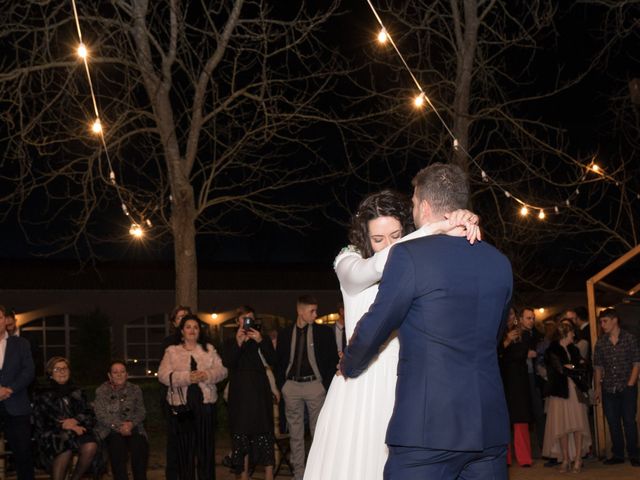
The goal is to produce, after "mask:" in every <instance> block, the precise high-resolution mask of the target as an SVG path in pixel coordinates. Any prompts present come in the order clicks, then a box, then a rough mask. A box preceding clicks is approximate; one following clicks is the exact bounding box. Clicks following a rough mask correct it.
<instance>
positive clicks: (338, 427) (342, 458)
mask: <svg viewBox="0 0 640 480" xmlns="http://www.w3.org/2000/svg"><path fill="white" fill-rule="evenodd" d="M430 233H431V232H430V230H429V227H428V226H425V227H423V228H421V229H419V230H417V231H415V232H413V233H412V234H410V235H407V236H406V237H403V238H402V239H401V240H400V241H405V240H410V239H413V238H418V237H421V236H425V235H429V234H430ZM388 254H389V248H386V249H384V250H383V251H381V252H378V253H376V254H375V255H374V256H373V257H371V258H368V259H364V258H362V256H361V255H360V253H358V252H357V251H356V249H355V248H354V247H347V248H345V249H343V250H342V251H341V252H340V253H339V254H338V256H337V257H336V260H335V263H334V268H335V270H336V274H337V275H338V279H339V280H340V290H341V291H342V298H343V301H344V311H345V331H346V335H347V338H351V335H352V334H353V331H354V329H355V326H356V324H357V323H358V321H359V320H360V318H361V317H362V316H363V315H364V314H365V313H367V311H368V310H369V307H370V306H371V304H372V303H373V301H374V300H375V298H376V294H377V293H378V282H379V281H380V278H381V277H382V271H383V269H384V265H385V263H386V261H387V256H388ZM399 349H400V346H399V342H398V339H397V338H395V335H393V336H392V337H391V338H390V339H389V340H388V341H387V342H386V343H385V345H383V347H382V348H381V349H380V353H379V354H378V356H377V357H376V358H375V359H374V360H373V361H372V362H371V364H370V365H369V367H368V368H367V370H366V371H365V372H363V373H362V374H361V375H360V376H359V377H357V378H349V379H347V380H345V379H344V378H343V377H339V376H336V377H334V378H333V381H332V382H331V386H330V388H329V391H328V392H327V397H326V399H325V401H324V405H323V407H322V411H321V412H320V416H319V417H318V422H317V424H316V431H315V435H314V438H313V443H312V445H311V451H310V452H309V458H308V460H307V465H306V468H305V472H304V480H381V479H382V474H383V469H384V464H385V462H386V461H387V455H388V450H387V446H386V444H385V441H384V439H385V435H386V432H387V424H388V423H389V419H390V418H391V413H392V412H393V405H394V402H395V388H396V370H397V365H398V353H399Z"/></svg>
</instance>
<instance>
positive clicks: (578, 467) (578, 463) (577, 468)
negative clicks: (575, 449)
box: [571, 460, 582, 473]
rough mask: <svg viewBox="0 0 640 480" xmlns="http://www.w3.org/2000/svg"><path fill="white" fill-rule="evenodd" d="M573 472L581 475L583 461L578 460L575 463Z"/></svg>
mask: <svg viewBox="0 0 640 480" xmlns="http://www.w3.org/2000/svg"><path fill="white" fill-rule="evenodd" d="M571 471H572V472H573V473H580V472H581V471H582V460H576V461H575V462H573V469H572V470H571Z"/></svg>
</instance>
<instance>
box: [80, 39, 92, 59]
mask: <svg viewBox="0 0 640 480" xmlns="http://www.w3.org/2000/svg"><path fill="white" fill-rule="evenodd" d="M87 55H89V52H88V51H87V47H85V46H84V43H81V44H80V45H78V56H79V57H80V58H82V59H84V58H87Z"/></svg>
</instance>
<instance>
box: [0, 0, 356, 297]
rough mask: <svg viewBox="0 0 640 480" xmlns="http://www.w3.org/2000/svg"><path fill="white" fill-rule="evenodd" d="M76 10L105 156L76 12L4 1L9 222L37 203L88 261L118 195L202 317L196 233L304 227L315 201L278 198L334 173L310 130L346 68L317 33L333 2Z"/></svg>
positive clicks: (62, 245) (62, 5) (2, 83)
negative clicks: (95, 127)
mask: <svg viewBox="0 0 640 480" xmlns="http://www.w3.org/2000/svg"><path fill="white" fill-rule="evenodd" d="M78 3H79V5H78V8H79V13H80V24H81V26H82V31H83V35H84V43H85V44H86V45H87V47H88V48H89V51H90V55H91V58H90V65H91V72H92V75H93V81H94V87H95V88H96V91H97V100H98V105H99V108H100V112H101V121H102V123H103V125H104V127H105V142H106V145H107V147H108V150H107V151H106V152H105V151H104V150H103V149H101V147H100V142H99V141H98V139H97V138H96V137H92V136H91V134H90V132H89V130H88V123H89V122H90V121H91V120H92V119H93V117H94V114H93V107H92V104H91V99H90V96H89V90H88V87H87V80H86V77H85V73H84V67H83V65H82V63H81V62H80V61H79V60H78V58H77V57H76V54H75V48H76V46H77V33H76V25H75V22H74V19H73V16H72V10H71V2H49V1H43V0H25V1H23V2H14V1H2V2H1V5H0V12H2V13H0V19H1V24H2V27H0V28H1V32H2V33H1V35H2V41H3V43H4V44H5V45H7V46H11V47H12V48H13V50H12V53H11V54H10V55H5V56H4V57H3V61H2V67H1V71H0V103H1V104H2V117H3V124H4V127H3V129H2V130H3V137H4V143H3V146H4V152H3V155H2V157H1V160H0V161H1V162H2V179H1V182H2V186H3V187H2V188H3V190H2V191H1V192H0V194H1V195H2V199H3V212H4V214H5V215H6V214H7V211H8V208H9V207H13V206H17V207H18V208H19V211H20V213H21V218H22V219H23V225H24V224H25V223H27V222H29V221H30V222H35V221H36V220H35V219H34V217H35V215H34V214H35V212H34V211H33V207H34V205H37V208H38V210H39V213H42V214H43V216H41V217H40V221H41V222H44V225H45V226H46V227H48V226H50V225H52V224H53V223H54V222H59V223H58V224H60V222H64V224H65V225H67V226H68V230H66V232H64V233H62V234H60V233H59V231H60V228H59V227H57V228H55V229H54V231H55V233H56V235H58V238H56V240H57V243H56V245H57V248H58V249H68V248H75V249H78V250H82V251H84V250H86V249H91V248H92V245H93V244H94V242H96V241H105V237H108V236H109V230H110V229H111V228H112V227H111V226H106V227H105V226H104V224H103V223H101V222H104V221H105V220H104V218H105V216H104V213H105V210H109V209H110V208H111V207H112V206H113V205H114V204H115V205H118V203H120V198H122V199H123V200H124V202H123V203H124V205H125V206H126V208H127V210H128V211H129V213H130V214H131V217H132V219H133V221H136V222H140V221H144V222H146V221H149V222H150V223H152V224H153V225H154V227H153V229H151V230H150V235H152V236H153V237H155V238H156V239H160V238H170V239H172V240H173V245H174V256H175V270H176V300H177V302H178V303H181V304H189V305H192V306H196V305H197V290H198V287H197V255H196V241H195V239H196V235H197V234H203V233H230V232H232V231H236V232H237V231H238V229H241V228H242V227H241V225H239V223H240V222H238V221H235V222H234V221H233V220H232V221H231V222H228V221H225V220H228V219H229V217H234V216H238V215H242V212H245V213H248V214H250V215H251V216H252V217H253V218H258V219H261V220H266V221H270V222H276V223H280V224H283V225H287V226H289V227H294V228H295V227H297V226H300V225H301V224H303V223H304V217H303V215H301V214H302V213H304V212H305V211H308V209H309V208H310V207H313V205H309V204H306V205H304V204H302V205H301V204H299V203H297V204H293V203H292V202H289V203H287V202H286V201H283V198H286V195H287V193H291V192H292V191H293V192H295V191H296V189H300V188H302V187H303V186H306V187H304V188H314V186H315V185H317V184H321V183H322V182H324V181H327V180H329V179H331V178H334V177H335V176H337V175H340V174H341V171H340V168H338V166H337V165H335V164H333V165H332V164H330V162H328V161H326V160H325V159H324V157H323V155H321V149H322V142H321V141H322V140H323V139H325V138H326V136H327V131H326V129H325V131H320V130H318V128H319V127H317V125H318V124H321V125H322V124H324V125H331V122H332V118H331V113H330V112H331V111H330V109H328V108H326V107H325V108H321V106H323V102H325V103H326V97H327V95H331V94H332V88H333V85H334V84H335V82H336V78H338V77H339V75H340V74H341V72H342V73H345V72H344V70H342V69H343V67H342V66H341V61H340V59H339V58H338V56H337V55H335V54H334V53H332V52H331V51H330V49H328V48H327V47H326V45H325V44H324V43H323V41H322V39H321V38H320V37H319V33H320V32H321V31H322V29H323V28H326V24H327V22H328V21H329V20H330V19H331V18H332V16H335V15H336V14H337V13H338V1H337V0H335V1H331V2H325V5H324V6H323V7H315V6H314V7H311V6H309V5H307V4H306V3H305V2H300V3H299V4H298V5H297V6H290V5H286V6H285V5H284V4H282V5H278V3H279V2H269V1H266V0H234V1H231V0H229V1H215V2H210V1H203V0H201V1H194V2H183V1H178V0H154V1H150V0H112V1H111V2H78ZM320 128H322V127H320ZM329 128H331V127H330V126H329V127H327V129H329ZM336 137H337V138H338V139H339V136H336ZM107 154H108V156H107ZM109 162H110V163H109ZM110 164H111V165H112V166H113V175H112V173H111V172H112V170H111V168H110ZM114 178H115V180H116V182H115V183H114ZM116 194H118V195H116ZM291 198H293V199H299V198H300V195H295V194H293V196H292V197H291ZM296 201H297V200H296ZM5 207H7V208H5ZM118 207H119V205H118ZM26 210H28V212H25V211H26ZM243 218H245V217H243ZM117 228H119V229H122V225H118V226H117ZM127 228H128V226H127ZM38 231H39V232H40V233H42V229H40V230H38ZM167 235H168V236H167Z"/></svg>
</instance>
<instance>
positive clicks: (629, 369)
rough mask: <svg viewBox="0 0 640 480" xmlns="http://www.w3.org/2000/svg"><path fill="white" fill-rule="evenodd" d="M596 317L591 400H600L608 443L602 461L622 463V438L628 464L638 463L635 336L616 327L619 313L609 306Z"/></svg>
mask: <svg viewBox="0 0 640 480" xmlns="http://www.w3.org/2000/svg"><path fill="white" fill-rule="evenodd" d="M598 319H599V321H600V327H601V328H602V333H603V335H602V336H601V337H599V338H598V341H597V342H596V348H595V350H594V354H593V369H594V386H595V400H596V403H599V402H600V400H602V403H603V405H602V406H603V408H604V415H605V417H606V418H607V424H608V425H609V431H610V432H611V443H612V447H611V452H612V456H611V457H610V458H608V459H607V460H605V461H604V463H605V465H615V464H618V463H624V447H625V440H626V447H627V454H628V455H629V461H630V462H631V465H633V466H634V467H640V459H639V458H638V424H637V423H636V412H637V408H638V404H637V402H638V373H640V347H639V346H638V339H637V338H636V337H634V336H633V334H631V333H629V332H627V331H626V330H624V329H622V328H620V316H619V315H618V312H617V311H616V310H614V309H613V308H607V309H605V310H603V311H602V312H600V315H598ZM623 428H624V434H623Z"/></svg>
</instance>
